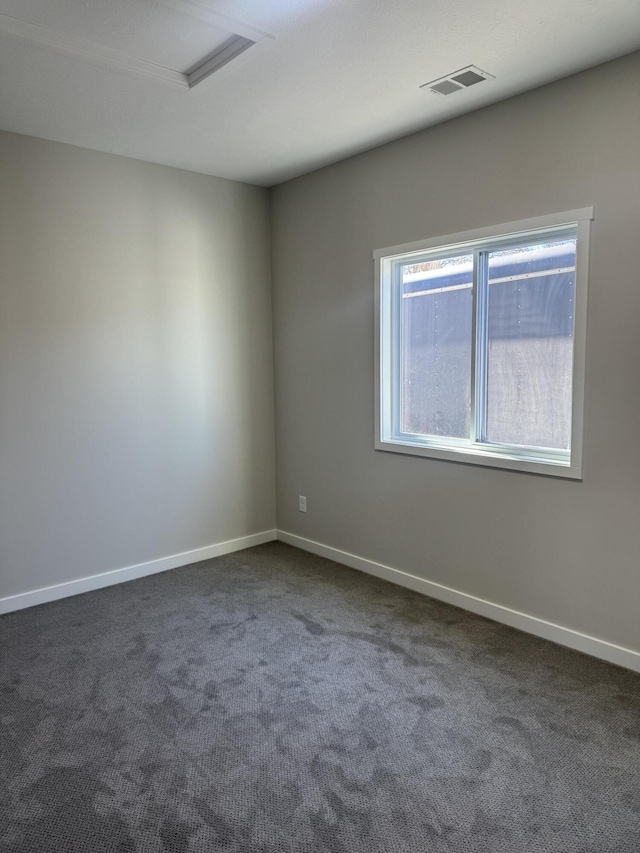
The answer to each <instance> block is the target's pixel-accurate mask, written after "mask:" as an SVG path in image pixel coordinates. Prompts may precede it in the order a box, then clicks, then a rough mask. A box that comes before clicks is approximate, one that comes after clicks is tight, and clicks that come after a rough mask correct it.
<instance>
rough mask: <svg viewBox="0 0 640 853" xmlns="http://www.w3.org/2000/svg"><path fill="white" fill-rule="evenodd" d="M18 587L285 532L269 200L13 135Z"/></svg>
mask: <svg viewBox="0 0 640 853" xmlns="http://www.w3.org/2000/svg"><path fill="white" fill-rule="evenodd" d="M0 187H1V191H0V484H1V495H0V498H1V503H0V596H3V595H12V594H16V593H20V592H24V591H28V590H32V589H36V588H38V587H42V586H48V585H53V584H56V583H60V582H63V581H68V580H73V579H76V578H80V577H84V576H88V575H93V574H96V573H98V572H104V571H109V570H112V569H118V568H122V567H125V566H130V565H133V564H136V563H140V562H144V561H147V560H153V559H156V558H161V557H166V556H169V555H172V554H175V553H179V552H182V551H186V550H191V549H194V548H199V547H203V546H207V545H211V544H214V543H219V542H222V541H226V540H228V539H233V538H236V537H241V536H245V535H248V534H252V533H257V532H259V531H262V530H265V529H270V528H273V526H274V520H275V519H274V480H273V378H272V341H271V295H270V286H269V230H268V215H269V211H268V193H267V191H265V190H262V189H258V188H255V187H250V186H247V185H243V184H237V183H233V182H230V181H224V180H219V179H216V178H211V177H205V176H202V175H196V174H192V173H189V172H181V171H179V170H176V169H169V168H165V167H162V166H156V165H151V164H147V163H142V162H138V161H135V160H128V159H126V158H122V157H113V156H109V155H105V154H99V153H95V152H92V151H86V150H83V149H80V148H74V147H70V146H64V145H58V144H54V143H50V142H44V141H42V140H36V139H31V138H29V137H24V136H16V135H13V134H6V133H3V134H0Z"/></svg>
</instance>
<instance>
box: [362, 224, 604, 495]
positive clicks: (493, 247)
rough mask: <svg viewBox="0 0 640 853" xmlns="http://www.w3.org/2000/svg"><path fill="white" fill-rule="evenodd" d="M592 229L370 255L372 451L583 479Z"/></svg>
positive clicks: (549, 227) (575, 227)
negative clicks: (373, 272)
mask: <svg viewBox="0 0 640 853" xmlns="http://www.w3.org/2000/svg"><path fill="white" fill-rule="evenodd" d="M591 219H593V209H592V208H587V209H584V210H574V211H570V212H568V213H562V214H556V215H553V216H545V217H540V218H537V219H530V220H526V221H523V222H513V223H510V224H508V225H502V226H498V227H495V228H488V229H482V230H479V231H473V232H467V233H464V234H454V235H451V236H449V237H442V238H438V239H435V240H427V241H425V242H422V243H412V244H409V245H406V246H396V247H394V248H391V249H381V250H379V251H376V252H375V253H374V260H375V264H376V290H377V293H376V306H377V318H376V324H377V335H376V341H377V353H376V369H377V376H376V395H377V400H376V408H377V418H378V423H377V428H376V429H377V434H376V448H377V449H379V450H391V451H396V452H399V453H409V454H414V455H420V456H431V457H436V458H441V459H449V460H453V461H458V462H471V463H475V464H479V465H490V466H495V467H501V468H513V469H517V470H521V471H532V472H535V473H542V474H551V475H554V476H560V477H572V478H576V479H579V478H581V477H582V458H581V455H582V453H581V444H582V406H583V392H584V349H585V331H586V293H587V262H588V252H589V246H588V242H589V226H590V220H591Z"/></svg>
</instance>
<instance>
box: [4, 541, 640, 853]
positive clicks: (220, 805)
mask: <svg viewBox="0 0 640 853" xmlns="http://www.w3.org/2000/svg"><path fill="white" fill-rule="evenodd" d="M0 650H1V652H0V654H1V658H2V660H1V668H0V717H1V721H2V741H1V748H0V850H2V851H3V853H54V851H55V853H66V851H70V853H106V852H107V851H108V853H126V851H138V852H139V853H151V851H153V853H155V851H158V853H161V851H174V853H192V852H193V853H195V851H198V853H205V851H206V853H209V851H212V853H214V852H215V853H218V851H219V853H383V851H384V853H613V851H616V853H636V851H640V676H637V675H634V674H633V673H630V672H626V671H625V670H622V669H617V668H615V667H613V666H609V665H608V664H604V663H601V662H598V661H596V660H592V659H590V658H588V657H585V656H582V655H580V654H578V653H575V652H571V651H568V650H565V649H562V648H560V647H557V646H554V645H553V644H551V643H547V642H545V641H543V640H538V639H535V638H533V637H530V636H528V635H525V634H521V633H519V632H517V631H514V630H512V629H510V628H506V627H503V626H500V625H498V624H496V623H493V622H489V621H487V620H484V619H481V618H479V617H476V616H472V615H470V614H468V613H465V612H464V611H462V610H458V609H456V608H454V607H450V606H448V605H445V604H440V603H438V602H435V601H432V600H430V599H428V598H423V597H421V596H419V595H417V594H415V593H412V592H409V591H407V590H403V589H400V588H398V587H395V586H392V585H390V584H387V583H385V582H383V581H379V580H376V579H375V578H371V577H368V576H366V575H364V574H360V573H358V572H355V571H352V570H350V569H347V568H344V567H342V566H338V565H337V564H335V563H332V562H329V561H327V560H323V559H321V558H319V557H314V556H311V555H309V554H305V553H303V552H301V551H298V550H296V549H294V548H291V547H289V546H287V545H283V544H281V543H272V544H269V545H262V546H260V547H257V548H253V549H251V550H248V551H243V552H239V553H237V554H233V555H230V556H227V557H220V558H218V559H215V560H209V561H207V562H203V563H198V564H196V565H194V566H188V567H186V568H183V569H176V570H174V571H171V572H166V573H165V574H161V575H155V576H152V577H149V578H144V579H143V580H139V581H133V582H131V583H127V584H122V585H121V586H116V587H110V588H108V589H104V590H100V591H98V592H91V593H88V594H86V595H81V596H77V597H75V598H67V599H65V600H62V601H57V602H53V603H51V604H45V605H42V606H40V607H34V608H32V609H30V610H24V611H21V612H18V613H15V614H10V615H8V616H4V617H2V618H1V619H0Z"/></svg>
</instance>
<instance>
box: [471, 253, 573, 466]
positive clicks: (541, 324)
mask: <svg viewBox="0 0 640 853" xmlns="http://www.w3.org/2000/svg"><path fill="white" fill-rule="evenodd" d="M488 261H489V263H488V267H489V286H488V292H489V296H488V300H489V302H488V336H489V343H488V356H487V367H488V387H487V429H486V437H487V441H490V442H499V443H503V444H516V445H525V446H533V447H550V448H559V449H564V450H568V449H569V446H570V441H571V394H572V379H573V376H572V372H573V315H574V300H575V262H576V240H575V239H563V240H556V241H553V242H546V243H536V244H533V245H528V246H522V247H518V248H511V249H506V250H503V251H495V252H490V253H489V258H488Z"/></svg>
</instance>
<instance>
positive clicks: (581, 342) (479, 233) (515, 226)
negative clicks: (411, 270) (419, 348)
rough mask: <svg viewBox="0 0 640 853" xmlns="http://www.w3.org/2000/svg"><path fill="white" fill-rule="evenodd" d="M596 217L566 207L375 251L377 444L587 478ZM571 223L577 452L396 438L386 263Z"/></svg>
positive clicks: (450, 458) (574, 449) (573, 433)
mask: <svg viewBox="0 0 640 853" xmlns="http://www.w3.org/2000/svg"><path fill="white" fill-rule="evenodd" d="M593 219H594V208H593V207H585V208H580V209H578V210H568V211H564V212H563V213H554V214H550V215H547V216H537V217H534V218H531V219H523V220H519V221H517V222H506V223H503V224H501V225H493V226H490V227H487V228H477V229H474V230H473V231H463V232H460V233H457V234H448V235H445V236H443V237H434V238H431V239H427V240H419V241H416V242H413V243H405V244H403V245H400V246H391V247H388V248H386V249H377V250H376V251H374V253H373V259H374V264H375V323H376V334H375V373H376V376H375V418H376V426H375V429H376V434H375V448H376V450H384V451H391V452H394V453H402V454H409V455H412V456H425V457H428V458H432V459H443V460H448V461H452V462H464V463H468V464H471V465H483V466H488V467H492V468H505V469H508V470H514V471H525V472H529V473H534V474H543V475H546V476H551V477H563V478H568V479H573V480H581V479H582V478H583V460H582V434H583V422H584V387H585V354H586V333H587V291H588V269H589V237H590V229H591V221H592V220H593ZM570 225H574V226H577V232H578V238H577V251H576V280H575V312H574V324H575V325H574V337H573V393H572V417H571V452H570V455H569V459H568V460H567V458H566V455H565V456H564V457H562V456H560V457H554V454H553V452H550V453H546V452H544V451H539V452H537V453H536V452H535V451H533V452H532V451H529V450H527V451H523V453H522V454H518V452H517V448H502V447H501V446H499V445H497V446H491V445H482V446H481V447H479V446H477V445H475V446H469V445H468V444H466V445H465V443H464V442H463V441H460V446H459V447H455V445H456V444H457V442H456V440H455V439H447V440H446V444H445V443H443V445H442V446H438V444H437V439H436V440H434V439H433V438H432V437H430V438H429V441H428V443H426V442H425V441H424V440H423V439H421V438H420V437H419V436H416V439H415V441H410V440H409V439H408V438H407V437H406V436H403V437H402V439H401V440H400V439H395V438H392V437H391V435H392V430H391V426H390V424H389V423H388V422H387V421H388V419H389V414H390V410H391V406H390V405H384V406H383V404H385V402H387V401H389V400H390V398H391V397H390V395H391V393H392V388H391V385H392V383H391V375H390V374H391V369H390V363H391V358H390V354H391V350H390V347H391V344H390V341H389V332H388V330H389V320H388V314H387V312H388V311H389V310H390V304H391V296H392V294H391V290H392V288H391V282H390V281H389V280H388V276H387V275H385V265H389V264H390V262H391V261H392V260H394V259H396V258H397V256H399V255H405V256H406V255H410V254H411V253H415V254H416V255H418V254H421V253H424V252H425V251H430V250H433V249H438V248H443V249H444V248H450V247H455V249H456V251H458V250H465V249H466V250H472V249H473V248H474V246H475V245H477V244H478V243H481V242H484V241H486V240H490V239H492V238H495V239H498V238H501V237H505V236H509V237H511V236H513V235H518V234H522V236H529V235H532V236H535V234H534V233H533V232H535V231H537V230H541V231H542V230H548V229H550V228H554V227H561V226H570ZM383 408H384V411H383ZM535 456H539V457H540V461H535V460H534V458H532V457H535ZM525 457H526V458H525Z"/></svg>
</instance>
